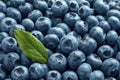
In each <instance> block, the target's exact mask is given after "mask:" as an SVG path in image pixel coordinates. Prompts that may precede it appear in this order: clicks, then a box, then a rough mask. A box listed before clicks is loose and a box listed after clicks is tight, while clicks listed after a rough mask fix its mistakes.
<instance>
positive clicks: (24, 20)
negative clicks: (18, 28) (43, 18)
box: [22, 18, 34, 31]
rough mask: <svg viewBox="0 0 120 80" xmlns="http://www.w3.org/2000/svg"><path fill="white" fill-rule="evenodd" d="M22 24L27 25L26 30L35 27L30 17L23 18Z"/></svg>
mask: <svg viewBox="0 0 120 80" xmlns="http://www.w3.org/2000/svg"><path fill="white" fill-rule="evenodd" d="M22 25H23V26H24V27H25V30H27V31H32V30H33V29H34V23H33V21H32V20H30V19H29V18H26V19H23V20H22Z"/></svg>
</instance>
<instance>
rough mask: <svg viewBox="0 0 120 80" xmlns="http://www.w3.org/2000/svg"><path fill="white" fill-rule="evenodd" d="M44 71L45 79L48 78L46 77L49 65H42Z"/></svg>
mask: <svg viewBox="0 0 120 80" xmlns="http://www.w3.org/2000/svg"><path fill="white" fill-rule="evenodd" d="M41 65H42V67H43V69H44V74H43V77H44V78H46V75H47V73H48V71H49V68H48V65H47V64H41Z"/></svg>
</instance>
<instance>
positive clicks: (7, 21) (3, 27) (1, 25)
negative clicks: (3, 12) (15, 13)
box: [0, 17, 17, 32]
mask: <svg viewBox="0 0 120 80" xmlns="http://www.w3.org/2000/svg"><path fill="white" fill-rule="evenodd" d="M15 24H17V22H16V21H15V19H13V18H10V17H6V18H4V19H3V20H2V21H1V22H0V31H5V32H9V29H10V27H12V26H13V25H15Z"/></svg>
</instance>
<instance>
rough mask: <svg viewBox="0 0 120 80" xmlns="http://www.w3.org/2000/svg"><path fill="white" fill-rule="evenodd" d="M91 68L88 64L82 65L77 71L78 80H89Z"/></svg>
mask: <svg viewBox="0 0 120 80" xmlns="http://www.w3.org/2000/svg"><path fill="white" fill-rule="evenodd" d="M91 72H92V67H91V66H90V65H89V64H88V63H83V64H81V65H80V66H79V68H78V69H77V74H78V77H79V79H80V80H89V76H90V73H91Z"/></svg>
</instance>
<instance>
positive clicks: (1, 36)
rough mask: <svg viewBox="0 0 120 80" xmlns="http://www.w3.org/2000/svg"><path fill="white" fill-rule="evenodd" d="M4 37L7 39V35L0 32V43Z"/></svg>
mask: <svg viewBox="0 0 120 80" xmlns="http://www.w3.org/2000/svg"><path fill="white" fill-rule="evenodd" d="M5 37H8V34H7V33H6V32H0V43H1V42H2V40H3V39H4V38H5Z"/></svg>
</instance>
